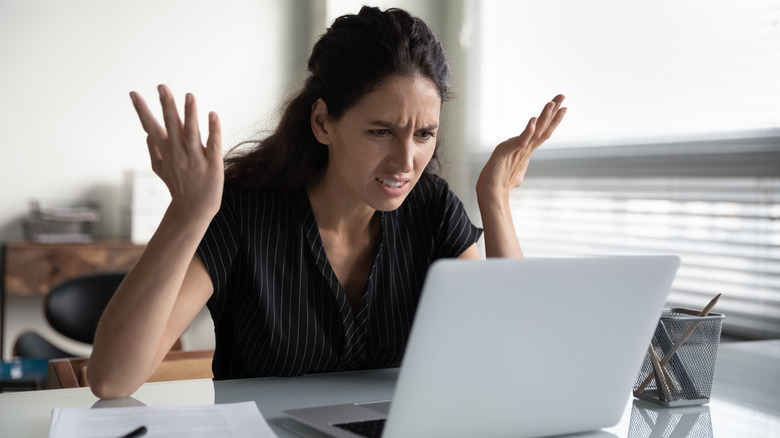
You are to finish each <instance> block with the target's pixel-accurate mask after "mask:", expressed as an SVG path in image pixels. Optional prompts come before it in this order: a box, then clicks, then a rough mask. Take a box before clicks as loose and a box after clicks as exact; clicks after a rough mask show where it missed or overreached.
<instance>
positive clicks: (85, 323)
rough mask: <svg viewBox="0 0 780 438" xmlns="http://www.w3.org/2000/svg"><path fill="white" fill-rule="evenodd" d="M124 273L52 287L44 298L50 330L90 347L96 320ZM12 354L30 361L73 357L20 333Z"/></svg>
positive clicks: (32, 335)
mask: <svg viewBox="0 0 780 438" xmlns="http://www.w3.org/2000/svg"><path fill="white" fill-rule="evenodd" d="M126 274H127V273H126V272H109V273H100V274H91V275H85V276H82V277H77V278H73V279H70V280H67V281H65V282H64V283H62V284H60V285H58V286H56V287H54V288H53V289H52V290H51V292H49V294H48V295H46V298H45V299H44V314H45V315H46V320H47V321H48V322H49V324H50V325H51V327H52V328H53V329H54V330H56V331H57V332H59V333H61V334H63V335H64V336H67V337H68V338H70V339H73V340H76V341H79V342H83V343H86V344H91V343H92V342H93V341H94V339H95V331H96V330H97V325H98V321H99V320H100V316H101V315H102V314H103V310H104V309H105V308H106V305H107V304H108V302H109V300H111V297H112V296H113V295H114V292H116V289H117V288H118V287H119V284H120V283H121V282H122V280H123V279H124V278H125V275H126ZM14 355H16V356H18V357H21V358H31V359H56V358H65V357H75V356H77V354H73V353H69V352H67V351H64V350H61V349H59V348H58V347H56V346H55V345H54V344H52V343H51V342H49V341H48V340H46V339H45V338H43V337H42V336H41V335H39V334H38V333H35V332H25V333H23V334H21V335H20V336H19V337H18V338H17V340H16V343H15V344H14Z"/></svg>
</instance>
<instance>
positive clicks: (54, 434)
mask: <svg viewBox="0 0 780 438" xmlns="http://www.w3.org/2000/svg"><path fill="white" fill-rule="evenodd" d="M141 426H144V427H145V428H146V433H145V434H144V435H143V438H156V437H187V438H199V437H203V438H214V437H221V436H230V437H258V438H271V437H272V438H276V434H274V433H273V431H271V428H270V427H269V426H268V423H266V421H265V418H263V416H262V415H261V414H260V411H259V410H258V409H257V405H256V404H255V403H254V402H251V401H250V402H243V403H228V404H218V405H203V406H134V407H126V408H99V409H76V408H56V409H54V410H53V411H52V419H51V427H50V429H49V438H76V437H78V438H91V437H94V438H98V437H100V438H105V437H116V438H119V437H123V436H127V434H128V433H130V432H132V431H134V430H137V429H138V428H139V427H141Z"/></svg>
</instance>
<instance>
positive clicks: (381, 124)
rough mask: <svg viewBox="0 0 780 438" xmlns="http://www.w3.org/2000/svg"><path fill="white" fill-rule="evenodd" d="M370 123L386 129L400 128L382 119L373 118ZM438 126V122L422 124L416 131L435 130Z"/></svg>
mask: <svg viewBox="0 0 780 438" xmlns="http://www.w3.org/2000/svg"><path fill="white" fill-rule="evenodd" d="M370 124H371V125H373V126H379V127H382V128H386V129H398V128H400V127H399V126H398V125H396V124H394V123H390V122H385V121H382V120H375V121H373V122H371V123H370ZM438 128H439V125H438V124H432V125H428V126H423V127H422V128H420V129H418V130H417V131H435V130H436V129H438Z"/></svg>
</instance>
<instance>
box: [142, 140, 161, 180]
mask: <svg viewBox="0 0 780 438" xmlns="http://www.w3.org/2000/svg"><path fill="white" fill-rule="evenodd" d="M146 147H147V148H148V149H149V160H150V161H151V162H152V170H153V171H154V173H156V174H157V175H160V169H161V168H162V161H163V156H162V154H161V153H160V149H159V148H158V147H157V145H156V144H155V143H154V140H153V139H152V137H151V136H148V137H146Z"/></svg>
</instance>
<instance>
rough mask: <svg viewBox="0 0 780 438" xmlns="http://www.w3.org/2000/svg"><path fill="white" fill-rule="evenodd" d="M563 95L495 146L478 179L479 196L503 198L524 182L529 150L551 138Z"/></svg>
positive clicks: (563, 111) (561, 113)
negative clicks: (523, 127)
mask: <svg viewBox="0 0 780 438" xmlns="http://www.w3.org/2000/svg"><path fill="white" fill-rule="evenodd" d="M563 99H564V96H563V95H562V94H559V95H557V96H555V98H553V100H552V101H550V102H548V103H547V105H545V106H544V109H543V110H542V113H541V114H540V115H539V117H538V118H537V117H532V118H531V120H529V121H528V124H527V125H526V127H525V130H524V131H523V132H522V133H521V134H520V135H518V136H517V137H513V138H510V139H509V140H506V141H505V142H503V143H501V144H499V145H498V146H497V147H496V149H495V150H494V151H493V154H492V155H491V156H490V159H489V160H488V162H487V164H485V167H484V168H483V169H482V172H481V173H480V175H479V179H478V180H477V194H478V196H479V195H481V196H483V197H488V198H493V199H496V197H498V198H499V199H506V198H507V197H508V196H509V191H511V190H512V189H513V188H515V187H519V186H520V185H521V184H522V183H523V178H525V172H526V170H528V163H529V160H530V158H531V154H532V153H533V152H534V151H535V150H536V149H537V148H538V147H539V146H541V145H542V143H544V142H545V141H546V140H547V139H548V138H550V136H551V135H552V133H553V132H554V131H555V128H557V127H558V124H559V123H561V120H563V116H564V115H565V114H566V108H563V107H561V104H562V103H563Z"/></svg>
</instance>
